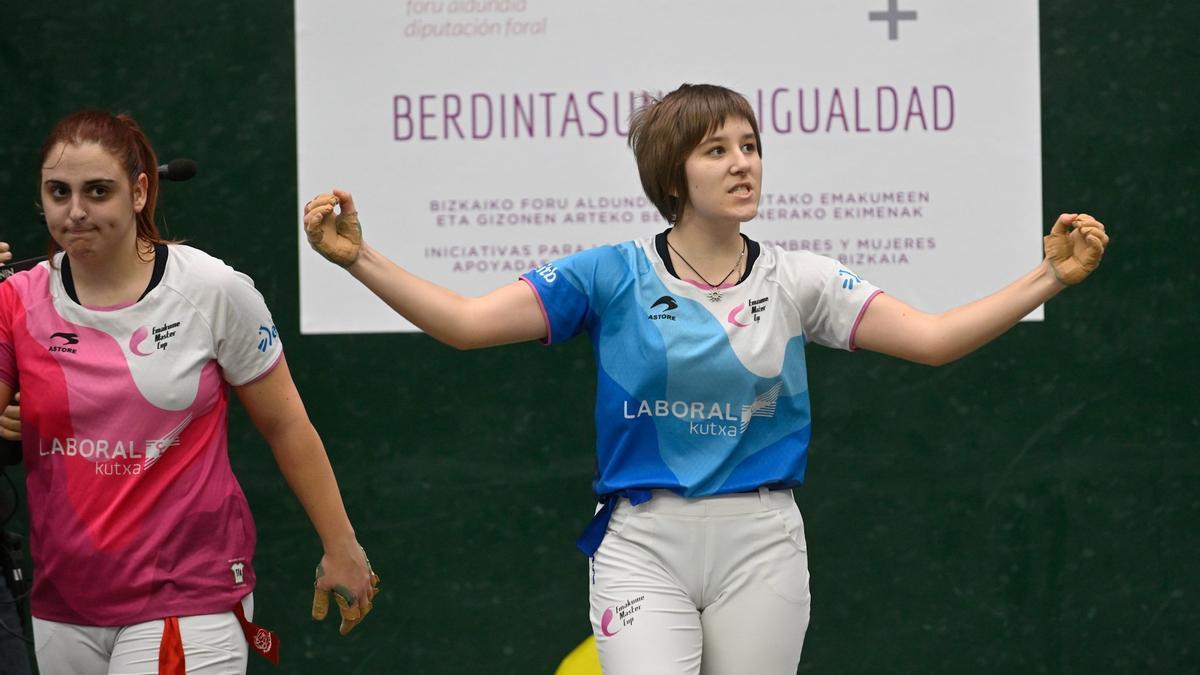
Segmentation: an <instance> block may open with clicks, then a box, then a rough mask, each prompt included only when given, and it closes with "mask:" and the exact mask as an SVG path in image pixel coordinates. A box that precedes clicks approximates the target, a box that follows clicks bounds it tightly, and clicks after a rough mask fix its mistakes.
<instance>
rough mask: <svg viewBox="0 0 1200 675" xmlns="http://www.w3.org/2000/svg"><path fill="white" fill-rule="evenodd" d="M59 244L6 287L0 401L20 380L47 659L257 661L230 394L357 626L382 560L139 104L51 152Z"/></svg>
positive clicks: (131, 669) (60, 140)
mask: <svg viewBox="0 0 1200 675" xmlns="http://www.w3.org/2000/svg"><path fill="white" fill-rule="evenodd" d="M41 166H42V169H41V179H40V189H41V205H42V208H43V210H44V211H45V216H46V223H47V227H48V229H49V233H50V237H51V240H52V243H51V251H52V256H51V258H50V260H49V261H47V262H44V263H41V264H40V265H38V266H37V267H35V268H34V269H31V270H29V271H26V272H22V273H19V274H16V275H14V276H12V277H11V278H9V279H8V280H7V281H6V282H5V283H4V284H0V408H2V407H3V406H5V405H7V404H8V403H9V401H10V400H11V399H12V395H13V393H14V392H15V391H16V390H17V389H18V388H19V389H20V390H21V392H22V393H23V395H24V396H23V398H22V401H21V403H22V405H21V417H22V425H21V440H22V446H23V460H24V464H25V469H26V473H27V493H28V497H29V511H30V539H31V550H32V557H33V562H34V587H33V593H32V596H31V605H32V613H33V616H34V637H35V647H36V652H37V660H38V665H39V669H40V671H41V672H42V673H43V675H54V674H57V673H63V674H66V673H71V674H86V673H107V672H122V673H135V672H136V673H166V672H170V673H183V672H188V673H218V672H219V673H229V672H245V670H246V661H247V658H248V657H247V654H248V646H247V641H248V640H249V641H251V642H252V643H253V647H254V649H255V650H256V651H259V652H261V653H263V654H264V655H267V656H268V657H269V658H270V657H272V656H276V657H277V653H278V643H277V640H275V639H274V638H273V637H272V636H271V634H270V633H269V632H267V631H265V630H260V629H258V628H257V627H256V626H254V625H253V624H252V623H250V621H249V618H248V617H249V616H250V615H251V614H252V611H253V595H252V591H253V589H254V585H255V580H256V574H255V570H254V567H253V563H252V558H253V554H254V546H255V540H256V532H255V528H254V523H253V520H252V518H251V515H250V510H249V506H248V504H247V503H246V498H245V496H244V494H243V493H242V490H241V487H240V486H239V485H238V483H237V480H236V479H235V478H234V476H233V473H232V471H231V469H230V465H229V455H228V448H227V433H226V417H227V414H226V413H227V405H228V392H229V389H230V388H231V387H232V389H233V390H234V391H235V392H236V393H237V395H238V398H239V399H241V401H242V405H243V406H244V407H245V409H246V411H247V412H248V414H249V416H250V418H251V420H252V421H253V422H254V424H255V426H256V427H257V428H258V430H259V431H260V433H262V435H263V437H264V438H265V439H266V441H267V442H268V444H269V445H270V446H271V450H272V452H273V453H274V455H275V459H276V461H277V463H278V465H279V468H280V471H281V473H283V475H284V477H285V478H286V480H287V481H288V484H289V485H290V486H291V488H292V490H293V491H294V492H295V493H296V496H297V498H299V500H300V502H301V504H302V505H303V507H304V509H305V511H306V512H307V514H308V516H309V518H310V519H311V520H312V523H313V526H314V527H315V529H316V531H317V534H318V535H319V536H320V539H321V543H322V545H323V547H324V555H323V556H322V558H321V560H320V564H319V566H318V578H317V581H316V588H317V594H316V601H315V602H314V616H317V615H320V616H321V617H323V616H324V612H325V610H326V608H327V606H328V605H327V602H326V598H327V597H328V593H329V591H333V592H335V593H336V594H337V598H338V604H339V607H340V608H341V609H342V616H343V622H342V632H343V634H344V633H345V632H347V631H348V630H349V629H350V628H352V627H353V626H354V625H355V624H356V623H357V622H358V621H360V620H361V619H362V618H363V617H365V616H366V614H367V612H368V611H370V608H371V598H372V596H373V594H374V593H375V589H374V585H375V584H376V583H377V582H378V579H377V577H374V575H373V573H372V571H371V568H370V565H369V563H368V562H367V559H366V556H365V554H364V552H363V550H362V548H361V547H360V546H359V544H358V542H357V540H356V539H355V535H354V530H353V528H352V527H351V524H350V520H349V518H348V517H347V515H346V511H345V508H344V506H343V504H342V500H341V495H340V492H339V490H338V486H337V482H336V480H335V478H334V475H333V471H332V469H331V467H330V464H329V460H328V457H327V456H326V454H325V449H324V446H323V445H322V443H321V439H320V437H319V436H318V435H317V433H316V431H315V429H314V428H313V426H312V424H311V423H310V422H309V419H308V415H307V413H306V412H305V409H304V405H303V403H302V402H301V400H300V397H299V395H298V394H297V391H296V387H295V385H294V383H293V382H292V378H291V375H290V374H289V372H288V367H287V363H286V361H285V360H284V358H283V350H282V346H281V344H280V342H279V336H278V331H277V330H276V328H275V324H274V322H273V321H272V319H271V316H270V312H269V311H268V310H267V307H266V304H265V302H264V301H263V298H262V296H261V295H260V294H259V293H258V292H257V291H256V290H255V289H254V285H253V282H252V281H251V280H250V279H249V277H246V276H245V275H243V274H240V273H238V272H236V271H235V270H233V269H232V268H230V267H228V266H227V265H225V264H224V263H222V262H221V261H219V260H217V259H215V258H212V257H210V256H208V255H206V254H204V253H203V252H201V251H199V250H197V249H194V248H191V247H189V246H185V245H182V244H177V243H172V242H167V241H164V240H163V239H162V237H161V236H160V235H159V233H158V230H157V228H156V227H155V224H154V209H155V204H156V200H157V195H158V175H157V171H156V167H157V166H158V164H157V160H156V158H155V154H154V151H153V149H152V148H151V146H150V144H149V142H148V140H147V139H146V136H145V134H144V133H143V132H142V131H141V129H140V128H139V127H138V125H137V124H136V122H134V120H133V119H131V118H130V117H128V116H125V115H119V116H118V115H112V114H110V113H107V112H97V111H82V112H79V113H75V114H72V115H70V116H68V117H66V118H65V119H63V120H62V121H60V122H59V123H58V125H57V126H55V128H54V130H53V131H52V132H51V133H50V135H49V137H48V138H47V139H46V141H45V144H44V145H43V147H42V152H41Z"/></svg>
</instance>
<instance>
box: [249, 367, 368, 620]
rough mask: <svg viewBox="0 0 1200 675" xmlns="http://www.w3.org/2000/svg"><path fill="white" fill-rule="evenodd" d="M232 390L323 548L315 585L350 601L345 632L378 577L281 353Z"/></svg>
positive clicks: (362, 608)
mask: <svg viewBox="0 0 1200 675" xmlns="http://www.w3.org/2000/svg"><path fill="white" fill-rule="evenodd" d="M236 390H237V394H238V398H240V399H241V401H242V405H243V406H244V407H245V408H246V412H247V413H248V414H249V416H250V420H251V421H252V422H253V423H254V426H255V427H256V428H257V429H258V431H259V433H261V434H262V435H263V438H264V439H266V441H267V444H268V445H270V446H271V452H272V453H273V454H274V455H275V462H276V463H277V464H278V465H279V471H280V473H282V474H283V477H284V479H285V480H286V481H287V483H288V486H289V487H291V489H292V492H294V493H295V494H296V498H297V499H298V500H299V501H300V505H301V506H303V507H304V512H305V513H307V514H308V518H309V520H311V521H312V524H313V527H314V528H315V529H316V531H317V536H319V537H320V539H321V546H322V547H324V549H325V554H324V556H322V558H321V562H320V564H319V566H318V568H317V569H318V570H319V576H318V578H317V590H318V591H334V592H336V593H337V594H338V595H339V597H344V598H345V600H346V603H347V605H349V606H351V607H348V608H347V607H343V608H342V634H343V635H344V634H346V633H347V632H349V631H350V629H351V628H353V627H354V626H355V625H356V624H357V623H358V622H359V621H361V620H362V618H363V617H365V616H366V614H367V612H369V611H370V610H371V598H372V597H373V596H374V594H375V589H374V586H373V583H378V578H377V577H374V576H373V573H372V571H371V568H370V564H369V563H368V562H367V557H366V553H364V552H363V549H362V547H361V546H359V544H358V540H357V539H356V538H355V536H354V528H353V527H351V525H350V518H349V517H348V516H347V515H346V508H345V506H344V505H343V504H342V495H341V492H340V491H339V490H338V484H337V479H336V478H335V477H334V475H333V468H332V467H331V466H330V465H329V457H328V456H327V455H326V454H325V446H324V445H323V444H322V443H321V438H320V436H318V435H317V431H316V429H314V428H313V425H312V423H311V422H310V421H309V419H308V413H307V412H306V411H305V410H304V403H303V402H302V401H301V400H300V394H299V393H298V392H297V391H296V385H295V383H294V382H293V381H292V375H291V373H290V372H289V371H288V367H287V362H286V361H284V360H283V357H282V356H281V357H280V361H279V363H278V364H277V365H276V366H275V368H274V369H272V370H271V372H269V373H267V374H266V375H264V376H263V377H261V378H259V379H257V380H255V381H253V382H250V383H248V384H244V385H241V386H240V387H237V388H236ZM315 614H316V607H315V604H314V615H315ZM323 616H324V615H323V614H322V616H321V617H319V618H323Z"/></svg>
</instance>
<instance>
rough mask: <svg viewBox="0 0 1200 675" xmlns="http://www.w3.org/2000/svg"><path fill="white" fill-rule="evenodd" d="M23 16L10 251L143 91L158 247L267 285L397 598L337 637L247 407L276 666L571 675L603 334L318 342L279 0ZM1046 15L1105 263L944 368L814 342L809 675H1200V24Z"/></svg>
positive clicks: (241, 447) (8, 186)
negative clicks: (87, 110)
mask: <svg viewBox="0 0 1200 675" xmlns="http://www.w3.org/2000/svg"><path fill="white" fill-rule="evenodd" d="M6 4H7V5H8V6H6V7H5V9H4V10H3V13H2V15H3V16H4V18H5V19H6V24H7V26H8V29H7V30H6V31H5V35H4V36H3V37H2V38H0V81H2V83H3V90H4V105H3V109H2V112H0V199H2V202H0V203H3V204H5V205H6V207H5V208H4V212H3V215H2V216H0V238H3V239H6V240H7V241H10V242H12V243H13V244H14V246H15V247H16V248H17V253H18V257H27V256H31V255H35V254H37V253H40V252H41V251H42V249H43V247H44V241H45V235H44V232H43V230H42V227H41V226H40V225H39V224H38V221H37V219H36V214H35V209H34V201H35V199H36V197H37V192H36V168H37V161H36V160H37V149H38V147H39V145H40V142H41V140H42V138H43V136H44V135H45V133H46V132H47V131H48V130H49V128H50V126H51V125H52V124H53V122H54V121H55V120H56V119H57V118H58V117H60V116H62V115H63V114H65V113H67V112H70V111H72V110H74V109H77V108H80V107H84V106H99V107H105V108H111V109H118V110H126V111H129V112H131V113H133V114H134V115H135V116H136V117H137V118H138V119H139V120H140V121H141V122H142V124H143V126H144V127H145V128H146V129H147V131H148V133H149V135H150V137H151V138H152V139H153V140H154V141H155V143H156V146H157V148H158V150H159V154H160V156H161V157H163V158H164V159H167V158H171V157H176V156H190V157H193V158H195V159H196V160H197V161H198V162H199V164H200V171H201V172H200V174H199V176H198V177H197V178H195V179H194V180H192V181H191V182H190V183H186V184H180V185H166V186H165V187H164V189H163V191H162V199H161V202H160V219H161V220H163V221H165V223H166V225H167V229H168V231H169V233H170V234H172V235H174V236H176V237H184V238H187V239H188V240H189V241H190V242H191V243H193V244H195V245H197V246H200V247H201V248H204V249H206V250H208V251H209V252H211V253H213V254H215V255H217V256H219V257H222V258H224V259H225V260H226V261H227V262H229V263H230V264H232V265H234V266H235V267H237V268H239V269H241V270H243V271H246V272H248V273H249V274H251V275H252V276H253V277H254V279H255V280H256V282H257V284H258V287H259V288H260V289H261V290H262V291H263V293H264V295H265V296H266V297H267V300H268V302H269V304H270V305H271V307H272V309H273V311H274V314H275V318H276V320H277V322H278V324H279V328H280V331H281V333H282V336H283V338H284V341H285V344H286V349H287V354H288V360H289V362H290V364H291V367H292V371H293V373H294V375H295V377H296V379H297V383H298V385H299V387H300V389H301V393H302V394H303V396H304V399H305V401H306V403H307V406H308V409H309V412H310V414H311V416H312V417H313V419H314V421H315V423H316V424H317V427H318V429H319V430H320V431H321V432H322V435H323V436H324V438H325V440H326V444H327V445H328V447H329V449H330V454H331V456H332V459H333V462H334V465H335V468H336V470H337V473H338V476H339V480H340V482H341V485H342V488H343V491H344V494H345V496H346V502H347V506H348V508H349V510H350V513H351V516H352V518H353V519H354V521H355V523H356V524H357V528H358V534H359V538H360V541H362V542H363V544H364V545H365V546H366V547H367V549H368V551H369V552H370V554H371V559H372V561H373V563H374V564H375V566H376V567H377V569H378V570H379V572H380V573H381V574H382V576H383V589H384V590H383V595H382V596H381V597H380V598H379V601H378V605H377V608H376V609H375V611H374V612H373V613H372V614H371V616H370V618H369V619H368V621H367V622H366V623H365V624H364V625H363V626H362V627H361V628H360V629H358V630H357V631H356V632H355V633H354V634H353V635H351V636H350V637H348V638H341V637H339V636H338V635H337V631H336V626H335V625H333V623H332V621H331V622H329V623H328V624H326V625H317V624H312V623H311V622H310V621H309V619H308V618H307V613H308V603H309V599H310V587H311V574H312V568H313V566H314V564H315V563H316V561H317V559H318V557H319V553H320V550H319V545H318V542H317V540H316V538H315V535H314V534H313V533H312V530H311V527H310V526H309V525H308V524H307V521H306V519H305V518H304V516H303V514H302V512H301V511H300V508H299V506H298V504H297V503H296V501H295V499H294V498H293V497H292V496H291V494H290V492H289V491H288V490H287V488H286V486H285V485H284V484H283V481H282V480H281V478H280V477H279V474H278V472H277V471H276V470H275V468H274V465H273V462H272V459H271V456H270V452H269V450H268V449H267V447H266V446H265V444H264V443H263V442H262V440H261V439H260V438H259V437H258V436H257V434H255V433H254V431H253V430H252V429H251V428H250V426H249V424H248V423H247V421H246V418H245V416H244V414H243V413H242V412H241V411H240V410H235V411H234V413H233V423H232V439H231V454H232V456H233V461H234V464H235V468H236V470H237V472H238V475H239V477H240V479H241V481H242V484H243V486H244V487H245V489H246V492H247V494H248V496H249V499H250V503H251V505H252V507H253V509H254V511H255V515H256V518H257V522H258V525H259V533H260V544H259V552H258V556H257V559H256V567H257V569H258V571H259V584H260V585H259V588H258V591H257V594H256V597H257V606H258V612H257V614H258V618H259V619H260V620H261V621H262V622H263V623H265V624H267V625H270V626H272V627H274V628H276V629H278V630H279V631H280V632H281V633H282V636H283V640H284V643H283V659H284V661H283V664H284V668H283V670H284V672H311V673H317V672H333V671H331V668H340V669H341V670H340V672H344V673H384V672H405V673H521V674H525V673H550V672H552V671H553V669H554V666H555V665H556V664H557V663H558V660H559V659H560V658H561V657H562V656H563V655H565V654H566V653H567V652H568V651H569V650H570V649H571V648H572V647H574V646H575V645H576V644H577V643H578V642H579V641H580V640H582V639H583V638H584V637H586V636H587V635H588V633H589V627H588V622H587V616H586V606H587V599H586V585H585V584H586V577H585V574H586V572H585V561H584V559H583V557H582V556H580V555H579V554H578V553H577V552H576V550H575V549H574V546H573V541H574V537H575V535H576V534H577V532H578V530H579V529H580V528H581V527H582V525H583V524H584V523H585V522H586V521H587V519H588V517H589V515H590V504H589V494H590V493H589V479H590V475H591V466H592V460H591V447H592V442H593V433H592V429H591V410H590V406H591V403H592V395H593V394H592V391H593V376H594V367H593V365H592V362H591V353H590V348H589V346H588V345H587V343H586V340H576V341H575V342H573V343H570V344H568V345H566V346H563V347H558V348H554V349H544V348H541V347H539V346H536V345H519V346H513V347H507V348H502V349H495V350H491V351H484V352H477V353H466V354H460V353H456V352H454V351H453V350H451V349H449V348H447V347H444V346H442V345H440V344H438V343H436V342H434V341H433V340H431V339H430V338H428V337H426V336H424V335H362V336H330V337H313V336H305V337H301V336H300V335H299V334H298V323H299V317H298V298H297V288H298V282H297V262H296V258H297V256H296V251H297V246H298V233H299V226H298V223H297V222H296V217H295V213H296V208H297V205H298V204H299V203H300V202H302V201H303V199H302V197H303V198H305V199H306V198H307V197H308V196H307V195H303V196H302V195H297V194H296V185H295V176H296V159H295V95H294V59H293V54H294V43H293V25H292V9H291V4H290V3H281V2H274V1H272V2H258V3H252V2H228V1H220V2H212V1H210V2H195V1H189V2H177V3H150V2H144V1H141V2H125V3H75V2H68V3H65V4H49V5H42V4H41V3H6ZM909 4H913V3H909ZM914 8H915V9H919V10H922V11H925V10H924V7H922V6H921V5H919V4H917V5H916V6H915V7H914ZM866 9H867V8H866V7H864V11H866ZM1041 26H1042V27H1041V40H1042V89H1043V91H1042V96H1043V100H1042V108H1043V118H1042V121H1043V128H1042V133H1043V138H1044V147H1043V156H1044V167H1043V185H1044V203H1045V205H1046V206H1045V213H1044V221H1045V222H1046V223H1049V222H1051V221H1052V220H1053V217H1054V216H1055V215H1056V214H1057V213H1058V212H1059V211H1069V210H1076V209H1080V210H1087V211H1088V212H1090V213H1093V214H1095V215H1096V216H1098V217H1099V218H1100V219H1101V220H1103V221H1104V222H1105V223H1106V224H1107V225H1108V226H1109V231H1110V233H1111V235H1112V238H1113V242H1112V245H1111V248H1110V251H1109V253H1108V255H1107V257H1106V259H1105V262H1104V266H1103V267H1102V269H1101V270H1100V272H1099V274H1098V275H1096V277H1095V278H1094V279H1093V280H1091V281H1089V282H1088V283H1087V284H1086V285H1084V286H1083V287H1081V288H1078V289H1074V290H1071V291H1069V292H1067V293H1064V294H1063V295H1062V296H1060V297H1059V298H1058V299H1056V300H1055V301H1053V302H1052V303H1051V304H1050V305H1049V306H1048V307H1047V319H1046V321H1045V322H1043V323H1033V324H1025V325H1020V326H1018V327H1017V328H1015V329H1014V330H1013V331H1012V332H1011V333H1010V334H1008V335H1006V336H1005V337H1003V338H1002V339H1000V340H999V341H997V342H996V343H995V344H993V345H990V346H988V347H986V348H984V349H983V350H981V351H980V352H978V353H976V354H974V355H972V356H970V357H968V358H967V359H965V360H963V361H961V362H958V363H955V364H952V365H950V366H946V367H943V368H941V369H936V370H935V369H929V368H925V367H919V366H913V365H907V364H904V363H899V362H896V361H892V360H889V359H886V358H883V357H879V356H876V355H872V354H845V353H838V352H833V351H830V350H814V351H813V352H811V353H810V377H811V380H812V390H813V392H814V396H813V398H814V406H815V435H814V439H813V446H812V455H811V461H810V465H809V484H808V485H806V486H805V487H804V488H802V489H801V490H799V491H798V493H797V494H798V497H797V499H798V501H799V502H800V506H801V510H802V511H803V513H804V515H805V518H806V521H807V527H808V537H809V541H810V544H811V551H810V556H811V558H810V562H811V566H812V584H813V592H814V604H813V617H812V625H811V628H810V630H809V633H808V639H807V642H806V649H805V657H804V662H803V664H802V665H801V668H800V672H805V673H807V672H813V673H977V672H978V673H1149V672H1162V673H1184V672H1187V673H1196V672H1200V655H1198V654H1197V644H1198V638H1197V635H1198V629H1200V610H1198V609H1197V606H1196V603H1197V601H1198V600H1200V572H1198V571H1197V570H1198V569H1200V535H1198V534H1197V533H1198V531H1200V530H1198V527H1197V523H1198V522H1200V454H1198V444H1197V442H1196V440H1195V437H1196V435H1197V434H1198V433H1200V413H1198V412H1197V410H1196V404H1197V396H1196V379H1197V376H1198V375H1200V368H1198V357H1197V346H1198V344H1197V338H1196V334H1197V329H1198V328H1200V320H1198V318H1197V302H1196V293H1195V291H1194V290H1193V289H1194V288H1195V286H1196V277H1197V272H1196V263H1195V259H1196V256H1197V253H1198V251H1200V247H1198V246H1197V243H1198V241H1197V240H1198V239H1200V237H1198V235H1197V228H1196V225H1195V223H1194V219H1195V214H1196V213H1197V207H1198V206H1200V204H1198V203H1197V202H1198V200H1197V198H1196V186H1197V183H1198V178H1200V175H1198V173H1200V170H1198V166H1200V162H1198V161H1197V159H1196V154H1197V152H1198V151H1200V142H1198V141H1200V132H1198V131H1197V129H1198V128H1200V123H1198V122H1197V118H1196V113H1195V106H1196V101H1197V98H1196V93H1195V81H1196V79H1197V76H1198V75H1200V67H1198V66H1200V58H1198V53H1197V51H1198V49H1197V41H1196V39H1195V35H1194V34H1195V33H1196V31H1197V29H1200V10H1197V6H1196V5H1194V4H1190V3H1189V4H1186V5H1185V4H1184V3H1146V5H1145V8H1143V6H1142V5H1141V4H1135V3H1122V2H1116V1H1115V0H1099V1H1098V2H1097V1H1087V2H1085V1H1084V0H1063V1H1062V2H1052V3H1043V7H1042V19H1041ZM339 48H344V46H342V47H339ZM348 102H349V103H350V104H352V103H353V100H352V96H351V97H350V98H349V99H348ZM630 170H631V171H632V170H633V163H632V161H631V162H630ZM996 198H1002V196H1001V195H997V196H996ZM979 208H980V209H985V210H986V209H987V208H988V204H986V203H983V204H980V205H979ZM368 227H369V224H368ZM978 253H979V255H981V256H985V255H987V244H986V241H981V242H980V247H979V251H978ZM8 472H9V474H10V475H14V476H16V477H18V478H19V477H20V476H19V470H14V469H9V470H8ZM17 527H18V528H24V524H23V523H19V524H18V526H17ZM259 661H260V660H259V659H255V660H254V661H253V662H252V664H251V672H258V673H265V672H271V669H270V667H269V666H267V665H265V662H262V663H260V662H259Z"/></svg>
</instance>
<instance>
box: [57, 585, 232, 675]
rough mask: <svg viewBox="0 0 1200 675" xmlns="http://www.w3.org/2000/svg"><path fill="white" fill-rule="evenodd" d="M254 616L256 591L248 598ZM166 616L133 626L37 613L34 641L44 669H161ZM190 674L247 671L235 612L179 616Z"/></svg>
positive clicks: (153, 674) (111, 672)
mask: <svg viewBox="0 0 1200 675" xmlns="http://www.w3.org/2000/svg"><path fill="white" fill-rule="evenodd" d="M242 609H243V610H244V611H245V612H246V618H247V619H248V620H253V616H254V594H253V593H251V594H249V595H247V596H246V597H244V598H242ZM163 625H164V622H163V619H154V620H152V621H146V622H143V623H136V624H133V625H130V626H115V627H108V626H78V625H75V624H70V623H59V622H57V621H43V620H42V619H39V618H37V617H34V618H33V642H34V648H35V649H36V651H37V662H38V671H39V672H41V674H42V675H158V672H159V671H158V657H159V647H160V646H161V644H162V638H163ZM179 637H180V639H181V642H182V643H183V654H184V661H185V663H186V665H187V672H188V674H189V675H193V674H195V675H230V674H238V673H245V672H246V665H247V664H246V662H247V660H248V658H249V657H248V654H249V647H248V646H247V644H246V635H245V633H243V632H242V626H241V624H240V623H239V622H238V619H237V617H236V616H234V614H233V612H232V611H230V612H221V613H220V614H200V615H196V616H181V617H179Z"/></svg>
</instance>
